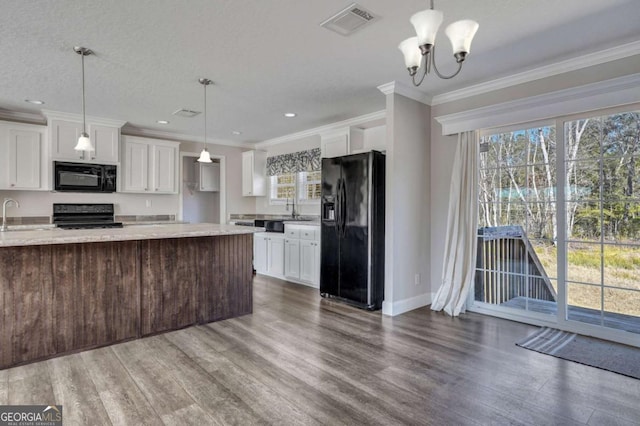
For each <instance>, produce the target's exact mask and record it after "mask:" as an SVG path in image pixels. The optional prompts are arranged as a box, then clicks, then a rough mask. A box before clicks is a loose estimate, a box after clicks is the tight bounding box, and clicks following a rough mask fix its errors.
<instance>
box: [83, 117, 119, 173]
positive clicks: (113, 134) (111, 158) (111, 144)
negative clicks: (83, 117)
mask: <svg viewBox="0 0 640 426" xmlns="http://www.w3.org/2000/svg"><path fill="white" fill-rule="evenodd" d="M89 137H90V138H91V142H92V143H93V147H94V148H95V151H94V152H90V153H88V154H89V156H90V157H91V160H92V161H93V160H95V161H97V162H99V163H118V162H120V128H119V127H110V126H100V125H98V124H90V125H89ZM76 140H77V139H76Z"/></svg>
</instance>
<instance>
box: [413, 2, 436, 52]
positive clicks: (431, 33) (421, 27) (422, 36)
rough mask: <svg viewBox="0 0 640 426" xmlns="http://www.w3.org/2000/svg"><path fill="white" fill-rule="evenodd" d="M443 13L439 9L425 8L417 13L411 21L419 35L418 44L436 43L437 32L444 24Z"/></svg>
mask: <svg viewBox="0 0 640 426" xmlns="http://www.w3.org/2000/svg"><path fill="white" fill-rule="evenodd" d="M442 19H443V14H442V12H441V11H439V10H433V9H428V10H423V11H422V12H418V13H415V14H414V15H413V16H412V17H411V19H410V21H411V24H412V25H413V28H415V30H416V35H417V36H418V46H424V45H425V44H428V45H431V46H433V45H434V44H435V43H436V33H437V32H438V28H440V24H442Z"/></svg>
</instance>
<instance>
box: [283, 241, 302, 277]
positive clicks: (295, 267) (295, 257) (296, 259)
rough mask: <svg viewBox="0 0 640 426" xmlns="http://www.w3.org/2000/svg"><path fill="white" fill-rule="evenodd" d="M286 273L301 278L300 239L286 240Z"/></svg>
mask: <svg viewBox="0 0 640 426" xmlns="http://www.w3.org/2000/svg"><path fill="white" fill-rule="evenodd" d="M284 275H285V277H288V278H298V279H299V278H300V240H291V239H289V238H287V239H286V240H284Z"/></svg>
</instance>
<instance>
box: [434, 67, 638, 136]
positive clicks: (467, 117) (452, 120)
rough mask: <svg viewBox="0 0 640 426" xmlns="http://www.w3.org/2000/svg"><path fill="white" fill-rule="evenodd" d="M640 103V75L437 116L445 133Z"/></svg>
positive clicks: (436, 118) (449, 133)
mask: <svg viewBox="0 0 640 426" xmlns="http://www.w3.org/2000/svg"><path fill="white" fill-rule="evenodd" d="M637 102H640V73H638V74H631V75H628V76H624V77H618V78H613V79H610V80H604V81H600V82H597V83H591V84H585V85H583V86H578V87H572V88H570V89H564V90H559V91H556V92H552V93H545V94H542V95H537V96H532V97H529V98H524V99H518V100H515V101H509V102H503V103H501V104H496V105H490V106H486V107H482V108H476V109H472V110H468V111H462V112H458V113H454V114H447V115H442V116H439V117H434V118H435V120H437V121H438V123H440V124H441V125H442V134H443V135H451V134H454V133H459V132H464V131H469V130H480V129H486V128H492V127H499V126H508V125H511V124H517V123H526V122H531V121H537V120H544V119H549V118H555V117H561V116H565V115H571V114H578V113H582V112H587V111H593V110H598V109H603V108H611V107H615V106H620V105H628V104H633V103H637Z"/></svg>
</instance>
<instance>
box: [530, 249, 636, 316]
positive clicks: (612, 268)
mask: <svg viewBox="0 0 640 426" xmlns="http://www.w3.org/2000/svg"><path fill="white" fill-rule="evenodd" d="M534 249H535V251H536V254H537V255H538V258H539V259H540V262H541V263H542V265H543V266H544V268H545V270H546V272H547V274H548V276H549V277H556V276H557V272H556V270H557V257H556V255H557V249H556V247H554V246H550V245H540V244H536V245H534ZM567 263H568V265H567V281H573V282H580V283H587V284H577V283H571V282H570V283H569V284H568V293H567V296H568V302H569V304H570V305H574V306H580V307H585V308H591V309H598V310H599V309H600V308H601V303H602V297H604V310H605V311H607V312H616V313H620V314H626V315H637V316H640V248H637V247H631V246H606V245H605V248H604V252H601V250H600V247H599V246H598V245H595V244H589V243H571V244H570V245H569V247H568V251H567ZM552 282H553V284H554V286H555V285H556V283H555V280H554V281H552ZM601 283H604V285H605V286H612V287H619V288H607V287H605V288H604V293H602V291H603V289H602V288H601V287H600V284H601ZM588 284H592V285H588ZM556 290H557V289H556Z"/></svg>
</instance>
